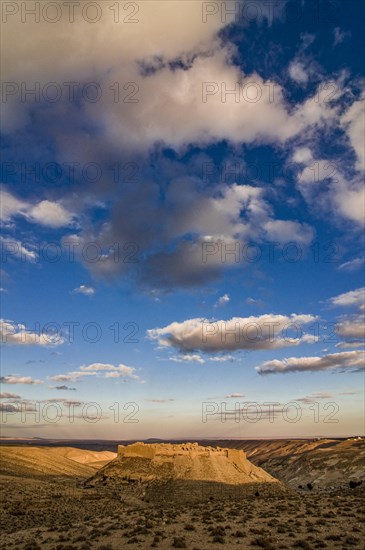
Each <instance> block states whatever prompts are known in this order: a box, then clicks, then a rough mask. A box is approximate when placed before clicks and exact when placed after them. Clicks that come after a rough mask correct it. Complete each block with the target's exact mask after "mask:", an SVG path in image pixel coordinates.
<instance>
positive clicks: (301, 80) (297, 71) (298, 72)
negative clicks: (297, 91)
mask: <svg viewBox="0 0 365 550" xmlns="http://www.w3.org/2000/svg"><path fill="white" fill-rule="evenodd" d="M289 76H290V78H292V79H293V80H294V81H295V82H297V83H298V84H307V82H308V72H307V70H306V68H305V66H304V64H303V63H301V62H300V61H299V60H297V59H296V60H294V61H292V62H291V63H290V65H289Z"/></svg>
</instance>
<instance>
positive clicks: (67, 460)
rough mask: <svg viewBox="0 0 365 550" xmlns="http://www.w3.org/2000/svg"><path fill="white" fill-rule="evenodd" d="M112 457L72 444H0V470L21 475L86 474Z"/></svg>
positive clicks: (85, 475) (113, 454)
mask: <svg viewBox="0 0 365 550" xmlns="http://www.w3.org/2000/svg"><path fill="white" fill-rule="evenodd" d="M115 456H116V454H115V453H112V452H110V451H102V452H96V451H85V450H80V449H74V448H72V447H22V446H19V447H16V446H13V447H5V446H1V447H0V473H1V474H3V475H12V476H14V475H16V476H22V477H29V476H32V477H42V476H66V477H83V478H85V477H88V476H90V475H92V474H93V473H95V470H98V469H99V468H101V467H102V466H104V465H105V464H106V463H107V462H110V460H112V459H113V458H114V457H115Z"/></svg>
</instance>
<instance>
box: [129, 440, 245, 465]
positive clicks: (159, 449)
mask: <svg viewBox="0 0 365 550" xmlns="http://www.w3.org/2000/svg"><path fill="white" fill-rule="evenodd" d="M156 456H171V457H173V456H191V457H194V456H205V457H209V456H226V457H227V458H228V459H229V460H231V461H232V462H240V461H241V460H244V459H245V458H246V453H244V452H243V451H241V450H237V449H222V448H221V447H201V446H200V445H198V443H183V444H181V445H174V444H172V443H152V444H146V443H142V442H141V443H133V444H131V445H118V457H139V458H148V459H151V460H152V459H153V458H155V457H156Z"/></svg>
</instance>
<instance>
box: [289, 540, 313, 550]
mask: <svg viewBox="0 0 365 550" xmlns="http://www.w3.org/2000/svg"><path fill="white" fill-rule="evenodd" d="M293 546H294V547H296V548H304V550H310V548H311V546H310V544H308V542H307V541H306V540H297V541H295V543H294V544H293Z"/></svg>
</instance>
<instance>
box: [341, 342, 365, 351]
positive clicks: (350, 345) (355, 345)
mask: <svg viewBox="0 0 365 550" xmlns="http://www.w3.org/2000/svg"><path fill="white" fill-rule="evenodd" d="M363 346H365V341H363V340H353V341H351V340H350V341H348V342H338V343H337V344H336V348H342V349H346V348H361V347H363Z"/></svg>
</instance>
